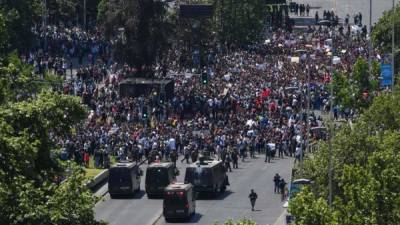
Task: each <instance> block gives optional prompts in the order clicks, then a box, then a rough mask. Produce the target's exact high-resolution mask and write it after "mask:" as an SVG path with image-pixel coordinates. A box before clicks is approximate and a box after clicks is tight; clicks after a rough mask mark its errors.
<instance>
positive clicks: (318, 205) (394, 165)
mask: <svg viewBox="0 0 400 225" xmlns="http://www.w3.org/2000/svg"><path fill="white" fill-rule="evenodd" d="M399 97H400V93H399V92H398V91H396V92H395V93H394V94H393V95H389V94H383V95H381V96H378V97H376V98H375V99H374V101H373V103H372V105H371V106H370V107H369V108H368V109H366V110H365V111H364V113H363V114H362V115H361V116H360V118H359V119H358V120H357V122H356V123H355V124H354V127H353V129H351V128H350V127H348V126H347V127H345V128H343V129H342V130H340V131H339V132H338V133H337V134H336V135H335V137H334V141H333V150H332V153H330V152H329V151H328V147H327V145H326V144H324V143H322V144H321V145H320V148H318V149H319V150H317V152H315V153H314V154H313V157H312V158H307V159H306V160H305V162H304V164H303V171H302V174H303V176H305V177H306V178H310V179H312V180H313V181H314V183H313V185H312V190H313V192H310V191H307V190H305V191H303V192H301V193H299V194H298V195H296V197H295V198H294V199H293V201H291V203H290V206H289V208H290V212H291V213H292V214H293V215H294V216H295V217H296V223H295V224H344V225H351V224H371V225H372V224H393V225H394V224H398V221H399V219H400V218H399V217H400V216H399V215H400V214H399V210H400V204H399V203H400V197H399V193H400V188H399V186H398V182H399V179H400V178H399V177H398V174H399V173H400V156H399V152H400V148H399V146H400V132H399V129H398V128H399V127H400V122H399V120H398V119H397V118H398V112H399V110H400V104H399V103H398V99H399ZM329 154H332V155H331V156H332V158H333V171H334V173H333V175H334V176H333V178H332V183H333V196H334V201H333V207H332V208H331V209H327V201H326V199H327V198H328V179H327V176H326V173H327V171H328V163H329V161H328V158H329V156H330V155H329ZM322 215H324V216H322ZM316 218H320V219H319V222H318V221H317V222H316V221H315V219H316Z"/></svg>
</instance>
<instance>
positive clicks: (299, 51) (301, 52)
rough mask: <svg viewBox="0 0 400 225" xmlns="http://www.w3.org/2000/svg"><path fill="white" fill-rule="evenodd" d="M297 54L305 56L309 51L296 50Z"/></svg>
mask: <svg viewBox="0 0 400 225" xmlns="http://www.w3.org/2000/svg"><path fill="white" fill-rule="evenodd" d="M295 52H296V53H299V54H304V53H307V50H304V49H298V50H296V51H295Z"/></svg>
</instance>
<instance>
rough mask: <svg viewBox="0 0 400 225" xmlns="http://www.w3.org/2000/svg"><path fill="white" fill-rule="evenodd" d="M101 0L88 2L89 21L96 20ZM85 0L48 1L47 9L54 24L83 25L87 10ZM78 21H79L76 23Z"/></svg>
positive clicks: (88, 0)
mask: <svg viewBox="0 0 400 225" xmlns="http://www.w3.org/2000/svg"><path fill="white" fill-rule="evenodd" d="M99 2H100V0H86V16H87V20H88V22H89V20H95V19H96V13H97V7H98V4H99ZM84 7H85V5H84V0H52V1H47V9H48V12H49V15H50V16H51V18H52V19H51V21H50V22H53V23H58V22H63V23H65V22H74V21H75V22H78V23H79V25H83V20H84V19H83V17H84V10H85V8H84ZM77 19H78V21H76V20H77Z"/></svg>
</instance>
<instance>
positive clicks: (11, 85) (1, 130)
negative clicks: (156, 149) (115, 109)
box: [0, 0, 101, 225]
mask: <svg viewBox="0 0 400 225" xmlns="http://www.w3.org/2000/svg"><path fill="white" fill-rule="evenodd" d="M42 10H43V5H42V1H36V0H32V1H22V0H21V1H18V0H12V1H11V0H10V1H1V2H0V52H1V55H0V205H1V210H0V224H38V225H39V224H65V225H69V224H101V222H97V221H96V220H95V219H94V213H93V207H94V204H95V202H96V200H97V199H96V197H94V196H93V194H92V193H91V192H90V190H88V189H87V188H86V185H85V174H84V170H83V169H82V168H80V167H78V166H76V165H75V164H74V162H67V163H65V162H61V161H60V160H59V157H58V155H59V152H60V149H59V146H57V145H56V143H55V142H54V137H64V136H66V135H71V130H72V127H73V126H74V125H75V124H77V123H79V122H81V121H82V120H83V119H84V118H85V117H86V107H85V106H83V105H82V104H81V100H80V99H79V98H77V97H72V96H66V95H62V94H59V93H58V92H56V91H54V90H56V89H57V86H59V84H60V81H59V79H58V78H56V77H55V76H53V75H51V74H46V75H44V77H41V78H40V79H39V78H38V77H36V76H35V75H34V73H33V68H32V66H30V65H27V64H24V63H22V62H21V61H20V60H19V56H18V51H24V50H26V49H29V48H30V47H32V44H33V37H34V36H33V34H32V31H31V28H32V26H34V25H35V23H38V21H39V20H40V16H41V15H42V12H43V11H42ZM61 177H68V178H67V179H66V180H64V181H63V182H62V183H60V182H59V181H60V178H61Z"/></svg>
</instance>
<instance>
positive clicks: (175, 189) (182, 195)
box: [163, 183, 196, 222]
mask: <svg viewBox="0 0 400 225" xmlns="http://www.w3.org/2000/svg"><path fill="white" fill-rule="evenodd" d="M195 213H196V196H195V193H194V191H193V185H191V184H183V183H176V184H170V185H168V186H167V187H166V188H165V189H164V201H163V215H164V217H165V220H166V221H167V222H168V221H170V220H171V219H190V217H191V216H192V215H193V214H195Z"/></svg>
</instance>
